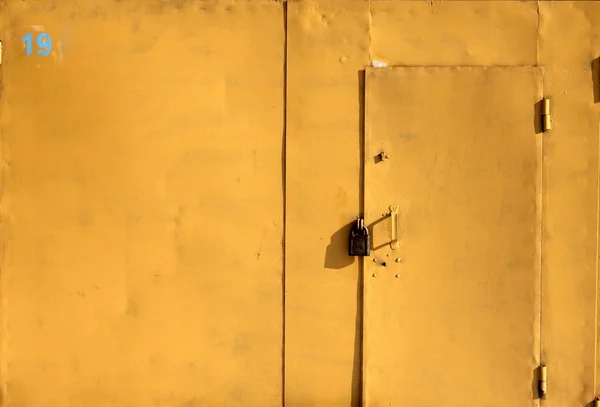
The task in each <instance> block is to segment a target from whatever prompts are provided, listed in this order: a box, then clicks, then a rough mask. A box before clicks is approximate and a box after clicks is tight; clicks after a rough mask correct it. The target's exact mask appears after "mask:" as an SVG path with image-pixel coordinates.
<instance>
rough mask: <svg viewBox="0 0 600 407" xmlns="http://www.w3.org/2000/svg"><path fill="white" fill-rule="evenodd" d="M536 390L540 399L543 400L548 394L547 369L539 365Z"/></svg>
mask: <svg viewBox="0 0 600 407" xmlns="http://www.w3.org/2000/svg"><path fill="white" fill-rule="evenodd" d="M538 390H539V393H540V398H541V399H545V398H546V394H547V393H548V369H547V368H546V366H545V365H541V366H540V369H539V377H538Z"/></svg>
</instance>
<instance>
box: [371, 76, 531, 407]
mask: <svg viewBox="0 0 600 407" xmlns="http://www.w3.org/2000/svg"><path fill="white" fill-rule="evenodd" d="M540 89H541V76H540V75H539V71H538V69H537V68H533V67H515V68H485V67H480V68H473V67H470V68H467V67H464V68H460V67H452V68H440V67H437V68H431V67H430V68H425V67H415V68H385V69H369V70H368V71H367V73H366V117H365V122H366V133H365V139H366V140H365V159H366V162H365V211H366V212H365V217H366V220H367V222H369V223H370V224H371V230H372V239H373V251H372V253H371V257H370V258H365V274H364V275H365V277H364V278H365V310H364V312H365V326H364V380H365V382H364V397H365V402H366V403H365V405H366V406H367V407H378V406H390V405H393V406H419V407H428V406H439V405H441V404H443V405H447V406H463V407H467V406H468V407H471V406H472V407H482V406H497V407H506V406H511V407H521V406H523V407H524V406H530V405H532V404H533V403H534V399H535V398H536V393H537V392H536V391H535V386H534V381H535V375H534V371H535V369H536V366H537V365H538V362H539V352H540V345H539V294H538V293H539V284H540V256H539V250H540V249H539V242H540V222H539V219H540V213H539V210H538V208H539V207H540V205H539V200H540V193H539V191H540V182H541V176H540V174H541V170H540V167H539V163H540V157H541V148H540V146H541V144H540V143H541V135H540V134H536V124H537V122H536V115H535V114H534V106H535V103H536V101H537V100H539V99H540V97H541V95H540ZM390 207H392V210H391V211H390ZM395 242H397V243H395Z"/></svg>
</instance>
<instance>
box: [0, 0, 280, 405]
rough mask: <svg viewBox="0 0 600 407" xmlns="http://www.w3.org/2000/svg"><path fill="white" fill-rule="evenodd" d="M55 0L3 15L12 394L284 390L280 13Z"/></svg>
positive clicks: (148, 398) (48, 397) (5, 289)
mask: <svg viewBox="0 0 600 407" xmlns="http://www.w3.org/2000/svg"><path fill="white" fill-rule="evenodd" d="M57 3H58V2H57ZM48 4H49V3H42V2H37V3H36V2H20V1H19V2H10V8H9V10H8V12H5V13H4V14H3V27H2V29H3V38H4V39H7V38H9V39H10V41H5V42H6V43H7V49H6V50H5V53H6V58H5V64H4V65H3V78H2V79H3V84H4V89H3V94H2V107H1V109H2V155H3V160H2V164H3V168H2V170H3V177H2V180H3V185H2V198H1V209H2V225H3V229H2V232H3V243H4V244H3V246H2V248H3V251H2V253H3V257H2V300H3V302H2V304H3V309H2V320H3V330H2V342H3V343H2V345H3V348H2V362H3V366H2V380H3V383H4V392H3V396H4V402H5V404H6V405H10V406H108V405H112V406H150V405H153V406H209V405H214V406H239V405H250V406H275V405H279V404H280V401H281V391H282V390H281V383H282V381H281V365H282V356H281V353H282V350H281V349H282V341H281V337H282V247H281V240H282V231H283V192H282V171H281V146H282V134H283V114H282V112H283V55H284V31H283V26H282V24H281V22H282V19H283V12H282V8H281V7H280V6H279V5H277V4H275V3H268V2H261V3H255V4H250V3H236V4H233V3H219V4H210V3H193V2H179V3H177V4H176V3H173V4H167V3H166V2H165V3H164V4H163V6H162V7H158V6H159V4H158V2H155V3H144V2H141V1H140V2H122V3H119V2H108V1H106V2H104V1H94V2H70V3H67V2H65V3H60V4H56V7H55V8H54V7H47V5H48ZM178 4H179V5H180V7H176V6H177V5H178ZM33 26H41V27H37V28H36V27H33ZM41 28H43V30H45V31H46V32H48V33H50V34H51V35H52V37H53V39H54V41H55V43H56V47H54V49H53V53H52V55H51V56H48V57H41V56H37V55H35V54H34V55H32V56H29V57H28V56H25V54H24V52H23V50H22V48H21V47H22V46H21V44H20V43H19V41H18V39H19V38H21V37H22V36H23V35H24V34H25V33H27V32H28V31H34V30H36V29H41ZM59 43H60V44H59Z"/></svg>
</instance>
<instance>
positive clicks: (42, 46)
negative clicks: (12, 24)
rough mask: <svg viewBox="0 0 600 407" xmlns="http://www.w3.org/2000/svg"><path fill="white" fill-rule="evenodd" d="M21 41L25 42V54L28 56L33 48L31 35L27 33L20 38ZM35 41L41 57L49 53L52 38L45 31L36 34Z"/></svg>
mask: <svg viewBox="0 0 600 407" xmlns="http://www.w3.org/2000/svg"><path fill="white" fill-rule="evenodd" d="M21 42H24V43H25V55H27V56H29V55H31V53H32V48H33V35H31V33H27V35H26V36H24V37H23V38H21ZM35 43H36V44H37V46H38V48H39V49H38V50H37V53H38V54H39V55H41V56H43V57H45V56H46V55H49V54H50V51H52V38H50V35H48V34H47V33H40V34H38V35H37V36H36V39H35Z"/></svg>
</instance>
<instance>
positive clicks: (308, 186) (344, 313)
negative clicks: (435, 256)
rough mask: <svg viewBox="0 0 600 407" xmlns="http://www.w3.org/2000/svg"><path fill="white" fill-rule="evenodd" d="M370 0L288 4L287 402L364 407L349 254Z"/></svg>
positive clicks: (355, 279) (354, 264)
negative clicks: (368, 0) (358, 406)
mask: <svg viewBox="0 0 600 407" xmlns="http://www.w3.org/2000/svg"><path fill="white" fill-rule="evenodd" d="M368 7H369V5H368V3H367V2H364V1H360V0H359V1H352V0H351V1H344V2H339V1H318V2H313V1H301V2H290V3H289V4H288V11H287V12H288V26H287V28H288V31H287V52H288V53H287V57H288V59H287V61H288V62H287V115H286V117H287V119H286V139H287V141H286V164H287V165H286V270H285V274H286V285H285V287H286V297H285V303H286V305H285V321H286V323H285V404H286V405H287V406H297V407H309V406H315V407H321V406H332V407H333V406H350V405H352V406H356V405H358V403H360V397H361V396H360V394H361V393H360V381H361V365H362V364H361V346H362V344H361V329H362V325H361V309H362V307H361V304H362V297H361V291H362V286H361V281H360V279H359V269H358V263H359V262H358V261H357V260H356V259H354V258H352V257H349V256H348V252H347V250H348V249H347V247H348V234H349V232H350V224H351V223H352V222H354V217H355V216H356V215H358V209H359V203H360V194H361V190H360V182H361V177H360V173H361V172H360V168H361V157H360V152H359V147H360V139H359V137H358V134H359V131H360V129H361V127H362V120H361V114H360V112H361V109H362V107H361V103H362V97H361V93H362V79H361V78H362V74H361V73H360V70H362V69H364V67H365V66H366V65H367V64H368V43H369V37H368V30H369V18H368V17H369V14H368V10H369V9H368Z"/></svg>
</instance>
